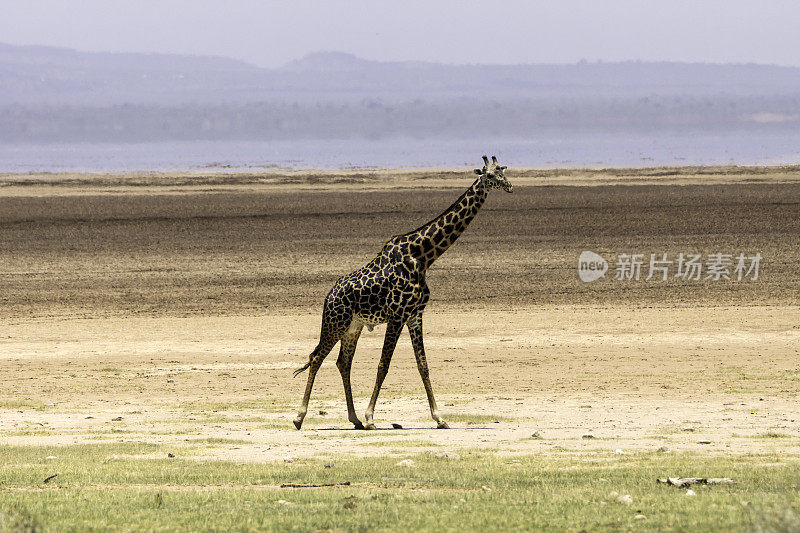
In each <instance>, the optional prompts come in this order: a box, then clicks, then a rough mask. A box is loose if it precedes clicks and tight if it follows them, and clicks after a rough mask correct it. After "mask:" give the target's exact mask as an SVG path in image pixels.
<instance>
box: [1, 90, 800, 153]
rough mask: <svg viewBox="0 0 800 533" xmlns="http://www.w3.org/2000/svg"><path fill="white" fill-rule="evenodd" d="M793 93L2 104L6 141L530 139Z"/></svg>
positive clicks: (654, 124)
mask: <svg viewBox="0 0 800 533" xmlns="http://www.w3.org/2000/svg"><path fill="white" fill-rule="evenodd" d="M798 126H800V95H796V96H792V95H789V96H752V97H737V96H719V97H681V96H653V97H637V98H592V99H586V98H581V99H557V98H552V99H530V100H516V101H485V100H470V99H466V98H465V99H456V100H451V101H423V100H415V101H407V102H403V103H397V104H388V103H382V102H379V101H373V100H362V101H360V102H354V103H319V104H302V103H293V104H281V103H257V104H242V105H181V106H159V105H115V106H107V107H90V106H49V107H48V106H22V105H11V106H5V107H0V141H2V142H11V143H13V142H49V141H62V142H75V141H87V142H100V141H109V142H143V141H163V140H205V139H207V140H236V139H254V140H277V139H281V140H291V139H352V138H364V139H377V138H384V137H392V136H407V137H416V138H436V137H448V138H459V137H461V138H466V137H476V136H483V135H492V136H514V137H523V138H524V137H525V136H528V135H535V134H539V133H547V132H571V131H573V132H604V131H607V132H653V131H659V130H670V131H675V130H693V131H727V130H731V129H765V128H766V129H774V130H782V129H793V130H796V128H797V127H798Z"/></svg>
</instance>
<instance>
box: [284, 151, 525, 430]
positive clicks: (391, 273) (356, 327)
mask: <svg viewBox="0 0 800 533" xmlns="http://www.w3.org/2000/svg"><path fill="white" fill-rule="evenodd" d="M483 163H484V165H483V168H476V169H475V174H478V178H477V179H476V180H475V182H474V183H473V184H472V186H470V188H469V189H467V190H466V191H465V192H464V194H462V195H461V196H460V197H459V198H458V199H457V200H456V201H455V202H454V203H453V204H452V205H451V206H450V207H448V208H447V209H446V210H445V211H444V212H443V213H442V214H441V215H439V216H438V217H436V218H434V219H433V220H431V221H430V222H428V223H427V224H424V225H422V226H420V227H419V228H417V229H415V230H414V231H412V232H410V233H406V234H405V235H398V236H395V237H392V238H391V239H390V240H389V241H388V242H387V243H386V244H385V245H384V246H383V249H381V251H380V253H379V254H378V255H377V257H375V259H373V260H372V261H370V262H369V263H367V265H366V266H364V267H362V268H360V269H358V270H356V271H355V272H352V273H350V274H347V275H346V276H342V277H341V278H339V279H338V280H337V281H336V284H334V286H333V288H332V289H331V291H330V292H329V293H328V295H327V296H326V297H325V303H324V306H323V310H322V330H321V332H320V336H319V344H317V347H316V348H314V351H313V352H311V355H310V356H309V360H308V363H306V364H305V365H304V366H303V367H301V368H299V369H297V370H296V371H295V373H294V375H295V376H297V375H298V374H300V373H301V372H303V371H305V370H306V369H309V374H308V382H307V384H306V390H305V393H304V394H303V401H302V403H301V405H300V409H299V410H298V413H297V418H295V420H294V425H295V427H296V428H297V429H300V427H301V426H302V425H303V419H304V418H305V416H306V413H307V412H308V401H309V398H310V397H311V389H312V388H313V386H314V378H315V377H316V375H317V371H318V370H319V368H320V366H321V365H322V361H323V360H324V359H325V357H326V356H327V355H328V354H329V353H330V351H331V350H332V349H333V347H334V346H335V345H336V343H337V342H341V345H340V348H339V358H338V359H337V360H336V366H337V368H338V369H339V372H340V373H341V375H342V382H343V383H344V394H345V400H346V402H347V416H348V419H349V420H350V422H352V423H353V424H354V425H355V427H356V428H357V429H375V423H374V422H373V413H374V412H375V404H376V403H377V401H378V394H379V392H380V390H381V385H383V380H384V378H385V377H386V373H387V372H388V370H389V362H390V361H391V359H392V354H393V353H394V348H395V345H396V344H397V339H398V338H399V337H400V333H401V332H402V330H403V327H404V326H408V332H409V334H410V336H411V345H412V347H413V348H414V356H415V357H416V359H417V368H418V369H419V373H420V376H421V377H422V383H423V385H424V386H425V392H426V394H427V395H428V403H429V404H430V409H431V416H432V417H433V419H434V420H435V421H436V424H437V427H439V428H443V429H446V428H447V427H448V425H447V422H445V421H444V419H442V417H441V416H439V410H438V408H437V407H436V400H435V399H434V397H433V389H432V388H431V382H430V377H429V374H428V362H427V359H426V358H425V347H424V345H423V342H422V313H423V311H424V310H425V305H426V304H427V303H428V298H429V295H430V291H429V290H428V285H427V284H426V283H425V273H426V272H427V270H428V268H429V267H430V266H431V265H432V264H433V262H434V261H436V259H437V258H438V257H439V256H440V255H442V254H443V253H444V252H445V251H446V250H447V249H448V248H449V247H450V245H452V244H453V243H454V242H455V241H456V239H458V237H459V235H461V234H462V233H463V232H464V230H465V229H466V228H467V226H469V224H470V222H472V220H473V219H474V218H475V215H477V214H478V211H479V210H480V208H481V206H483V203H484V202H485V201H486V198H487V196H488V194H489V191H490V190H492V189H502V190H504V191H506V192H512V186H511V184H510V183H509V182H508V180H507V179H506V178H505V175H504V172H505V170H506V167H504V166H500V165H499V164H498V162H497V158H496V157H494V156H492V162H491V163H490V162H489V158H488V157H486V156H483ZM384 323H385V324H386V337H385V338H384V342H383V350H382V351H381V358H380V362H379V363H378V376H377V378H376V380H375V388H374V389H373V391H372V397H371V398H370V401H369V405H368V406H367V412H366V413H365V419H366V420H365V421H366V425H363V424H362V423H361V421H360V420H359V419H358V417H357V416H356V411H355V408H354V407H353V393H352V391H351V389H350V367H351V365H352V362H353V354H354V353H355V350H356V344H357V343H358V338H359V336H360V335H361V330H362V329H363V328H364V326H366V327H367V329H368V330H370V331H372V328H373V327H375V325H377V324H384Z"/></svg>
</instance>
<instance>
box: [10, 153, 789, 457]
mask: <svg viewBox="0 0 800 533" xmlns="http://www.w3.org/2000/svg"><path fill="white" fill-rule="evenodd" d="M426 176H430V177H428V178H426ZM510 178H511V180H512V182H513V183H514V185H515V193H514V194H513V195H506V194H502V193H494V194H493V195H492V197H491V198H490V199H489V201H488V202H487V205H486V206H485V207H484V209H483V211H482V213H481V214H480V215H479V217H478V219H477V220H476V221H475V223H474V224H473V225H472V226H471V227H470V228H469V229H468V230H467V232H466V233H465V234H464V235H463V236H462V238H461V239H460V240H459V242H458V243H457V244H456V245H455V246H453V248H452V249H451V250H449V251H448V252H447V254H445V255H444V256H443V257H442V258H441V259H440V260H439V261H438V262H437V264H436V265H435V266H434V267H433V269H432V270H431V272H430V273H429V285H430V286H431V290H432V302H431V304H430V305H429V308H428V312H427V313H426V318H425V335H426V345H427V351H428V358H429V362H430V365H431V372H432V380H433V385H434V390H435V391H436V392H437V398H438V399H439V403H440V407H441V410H442V412H443V414H444V415H445V417H446V418H448V417H449V418H450V420H451V426H452V427H453V429H452V430H450V431H437V430H434V429H433V427H434V424H433V423H432V421H431V420H430V418H429V414H428V409H427V402H426V401H425V397H424V392H423V389H422V385H421V382H420V379H419V376H418V374H417V371H416V368H415V365H414V360H413V355H412V351H411V347H410V342H409V341H408V339H407V337H406V336H404V338H403V340H402V341H401V343H400V345H399V346H398V349H397V351H396V354H395V357H394V360H393V361H392V368H391V370H390V372H389V377H388V378H387V381H386V383H385V385H384V388H383V391H382V394H381V401H380V402H379V404H378V410H377V412H376V417H377V422H378V423H379V426H380V427H381V428H383V429H389V428H390V427H391V423H392V422H394V423H398V424H401V425H402V426H403V427H404V428H405V429H403V430H391V431H377V432H359V431H353V430H351V429H350V424H349V423H348V422H347V420H346V416H345V409H344V401H343V398H342V396H343V394H342V391H341V382H340V379H339V375H338V372H337V371H336V368H335V366H333V361H334V360H335V356H336V354H335V353H334V354H332V356H330V357H329V360H328V361H327V362H326V365H325V366H324V367H323V369H322V370H321V371H320V374H319V376H318V378H317V384H316V387H315V394H314V396H313V397H312V406H311V407H312V410H311V411H310V415H309V418H308V419H307V422H306V426H305V427H304V429H303V430H302V431H300V432H297V431H295V430H294V429H293V426H291V422H290V420H291V418H292V417H293V412H294V409H295V408H296V403H297V401H298V400H299V398H300V394H301V392H302V388H303V386H304V384H305V380H304V378H297V379H295V380H293V379H292V378H291V369H293V368H296V367H298V366H300V365H301V364H302V363H303V362H304V361H305V360H306V357H307V355H308V353H309V352H310V350H311V349H312V348H313V346H314V345H315V341H316V336H317V334H318V331H319V329H318V328H319V306H320V302H321V300H322V298H323V297H324V295H325V293H326V292H327V290H328V289H329V287H330V285H331V284H332V283H333V281H334V280H335V279H336V277H338V275H340V274H342V273H345V272H349V271H350V270H352V269H354V268H357V267H359V266H361V265H362V264H363V263H364V262H366V261H367V260H369V259H370V258H371V257H372V256H373V255H374V254H375V253H377V251H378V250H379V248H380V246H381V245H382V243H383V242H384V241H385V240H386V239H387V238H389V237H390V236H391V235H392V234H396V233H401V232H405V231H408V230H411V229H413V228H414V227H416V226H418V225H419V224H421V223H423V222H425V221H427V220H428V219H430V218H432V217H433V216H434V215H436V214H438V213H439V212H440V211H441V210H443V209H444V208H445V207H447V205H449V203H450V202H451V201H452V200H453V199H454V198H455V197H456V196H457V195H458V194H459V191H460V190H461V189H463V188H465V187H466V186H468V185H469V183H470V181H471V177H469V176H468V175H467V174H466V173H465V172H463V171H462V172H454V171H430V172H429V173H423V172H417V171H402V172H401V171H386V172H371V173H365V172H350V173H337V174H332V175H327V174H320V173H312V172H305V173H294V174H285V173H284V174H282V173H274V174H269V175H256V174H253V175H227V174H213V175H205V174H192V175H178V174H174V175H156V174H140V175H121V176H99V177H98V176H85V175H45V176H27V175H26V176H0V282H2V286H3V292H2V294H0V443H5V444H51V443H53V444H66V443H73V442H102V441H119V440H120V439H124V440H146V441H152V442H168V443H175V445H176V446H178V445H185V444H186V443H187V442H188V443H189V444H198V445H199V444H204V445H206V446H205V448H203V452H202V456H212V457H224V458H231V459H235V460H249V461H260V460H274V459H281V458H283V457H286V456H295V457H303V456H325V457H328V456H338V455H341V454H357V455H364V454H372V455H379V454H387V453H391V454H396V455H403V454H407V453H412V452H417V451H434V452H437V451H447V450H449V451H458V450H463V449H473V448H480V449H491V450H496V451H497V453H506V454H514V453H527V452H534V453H547V452H550V451H561V452H563V450H564V449H567V450H575V451H576V452H581V451H584V450H593V449H598V448H599V449H608V450H612V451H613V450H616V449H622V450H624V451H632V450H655V449H658V448H660V447H665V448H668V449H673V450H702V451H708V452H712V453H750V452H764V451H776V450H777V451H783V452H787V453H800V408H798V407H797V405H798V402H797V400H798V392H800V363H798V361H800V353H798V351H799V350H800V310H798V306H797V303H798V297H800V276H798V274H800V267H799V266H798V265H800V247H798V245H797V244H798V242H800V169H797V168H790V167H784V168H756V169H746V168H738V167H734V168H724V167H721V168H714V169H697V168H687V169H629V170H597V171H544V172H540V171H535V170H525V171H518V172H517V174H516V175H514V174H510ZM587 249H588V250H593V251H595V252H598V253H600V254H602V255H604V256H606V257H607V258H608V259H612V258H613V257H615V255H616V254H618V253H645V254H647V255H649V253H665V252H666V253H669V254H670V255H671V256H676V255H677V254H678V253H679V252H695V253H705V254H707V253H713V252H722V253H733V254H737V253H739V252H745V253H747V254H751V253H755V252H759V253H761V255H762V256H763V257H764V260H763V263H762V269H761V273H760V277H759V279H758V281H742V282H734V281H718V282H714V281H711V280H709V281H698V282H686V281H682V280H675V279H670V280H668V281H650V282H645V281H639V282H635V281H627V282H623V281H614V280H612V279H604V280H600V281H597V282H595V283H591V284H585V283H582V282H581V281H580V280H579V279H578V277H577V272H576V262H577V257H578V254H579V253H580V252H581V251H582V250H587ZM382 332H383V328H376V330H375V331H374V332H372V333H369V334H367V333H366V332H365V334H364V335H363V336H362V340H361V342H360V344H359V349H358V352H357V354H356V361H355V363H354V370H353V386H354V389H355V394H356V396H357V399H356V402H357V410H358V411H359V412H360V413H362V412H363V411H364V409H365V407H366V398H367V397H368V395H369V393H370V392H371V387H372V383H373V381H374V377H375V370H376V366H377V358H378V353H379V350H380V344H381V341H382ZM319 411H324V412H325V413H326V414H324V415H323V414H320V413H319ZM120 417H121V419H120ZM114 419H117V420H114ZM534 432H538V433H539V435H540V436H541V438H538V439H533V438H531V435H532V434H533V433H534ZM586 435H592V436H593V437H594V438H584V436H586ZM209 439H212V440H209ZM219 439H225V440H219ZM706 442H708V443H709V444H705V443H706Z"/></svg>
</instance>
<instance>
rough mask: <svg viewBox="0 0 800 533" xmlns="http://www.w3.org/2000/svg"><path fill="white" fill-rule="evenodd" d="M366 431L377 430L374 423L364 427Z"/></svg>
mask: <svg viewBox="0 0 800 533" xmlns="http://www.w3.org/2000/svg"><path fill="white" fill-rule="evenodd" d="M364 429H367V430H369V429H375V424H373V423H372V422H370V423H369V424H367V425H366V426H364Z"/></svg>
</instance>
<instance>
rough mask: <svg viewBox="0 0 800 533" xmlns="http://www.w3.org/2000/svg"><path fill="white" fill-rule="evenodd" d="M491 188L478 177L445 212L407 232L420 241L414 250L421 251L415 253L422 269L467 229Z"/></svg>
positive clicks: (431, 262)
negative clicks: (487, 187) (488, 188)
mask: <svg viewBox="0 0 800 533" xmlns="http://www.w3.org/2000/svg"><path fill="white" fill-rule="evenodd" d="M488 192H489V191H488V190H487V189H486V186H485V185H484V183H483V180H481V178H480V177H479V178H478V179H477V180H475V183H473V184H472V186H471V187H470V188H469V189H467V190H466V191H465V192H464V194H462V195H461V196H460V197H459V198H458V200H456V201H455V202H453V205H451V206H450V207H448V208H447V209H446V210H445V211H444V213H442V214H441V215H439V216H438V217H436V218H434V219H433V220H431V221H430V222H428V223H427V224H425V225H424V226H422V227H420V228H418V229H416V230H415V231H413V232H411V233H410V234H409V235H408V236H409V237H410V238H411V239H410V240H411V241H412V242H416V243H418V245H419V246H418V247H412V250H413V252H417V251H419V252H420V253H419V254H417V253H413V252H412V253H413V255H415V256H416V258H417V259H418V260H419V262H420V266H421V267H422V269H423V270H425V269H427V268H428V267H429V266H431V264H433V262H434V261H436V259H438V258H439V256H440V255H442V254H443V253H444V252H445V251H446V250H447V249H448V248H449V247H450V246H451V245H452V244H453V243H454V242H456V239H458V237H459V236H460V235H461V234H462V233H464V230H465V229H467V226H469V224H470V222H472V220H473V219H474V218H475V215H477V214H478V211H479V210H480V208H481V206H482V205H483V202H484V201H486V197H487V195H488Z"/></svg>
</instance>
